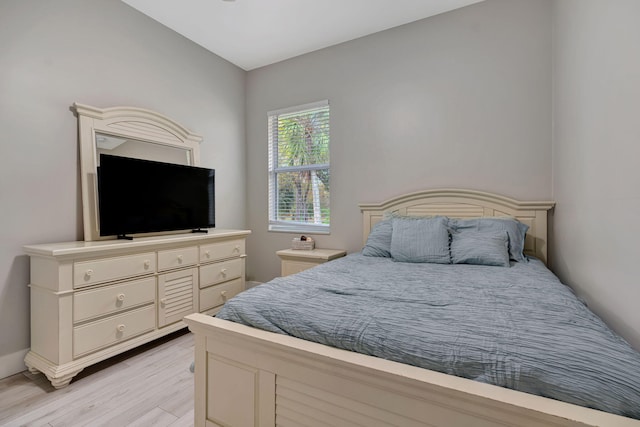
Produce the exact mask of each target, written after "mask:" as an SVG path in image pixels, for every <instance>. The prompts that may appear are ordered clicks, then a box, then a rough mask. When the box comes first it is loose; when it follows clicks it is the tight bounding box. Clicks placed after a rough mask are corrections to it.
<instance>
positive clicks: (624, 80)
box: [551, 0, 640, 350]
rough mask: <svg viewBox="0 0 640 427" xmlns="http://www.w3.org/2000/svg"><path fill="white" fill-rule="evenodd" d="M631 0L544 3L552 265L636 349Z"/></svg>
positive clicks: (638, 79)
mask: <svg viewBox="0 0 640 427" xmlns="http://www.w3.org/2000/svg"><path fill="white" fill-rule="evenodd" d="M639 16H640V2H638V1H637V0H615V1H606V2H605V1H601V0H561V1H556V2H555V4H554V19H555V23H554V32H555V36H554V72H553V77H554V86H555V88H554V103H553V108H554V149H553V196H554V198H555V200H556V202H557V206H556V209H555V214H554V218H553V223H554V233H553V236H554V243H553V246H552V248H551V249H552V262H553V267H554V270H555V272H556V273H557V274H558V275H559V277H560V279H562V280H563V281H564V282H565V283H567V284H569V285H570V286H571V287H572V288H573V289H575V290H576V291H577V293H578V294H579V295H580V296H582V297H583V298H584V299H585V300H586V301H587V302H588V304H589V306H590V308H591V309H592V310H594V311H595V312H596V313H597V314H599V315H600V316H601V317H602V318H603V319H604V320H605V321H606V322H607V323H608V324H609V325H610V326H612V327H613V328H614V329H615V330H616V331H617V332H618V333H620V334H621V335H623V336H624V337H625V338H626V339H627V340H628V341H629V342H630V343H631V344H632V345H633V346H634V347H635V348H637V349H639V350H640V310H638V301H640V278H639V275H638V270H637V264H638V259H639V258H640V247H638V237H639V236H640V221H639V219H640V216H639V214H640V186H639V183H640V167H639V166H640V163H639V159H640V149H639V148H638V146H639V144H640V120H639V119H638V115H639V113H640V50H639V42H640V26H638V22H637V21H638V17H639Z"/></svg>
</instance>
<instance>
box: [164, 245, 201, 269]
mask: <svg viewBox="0 0 640 427" xmlns="http://www.w3.org/2000/svg"><path fill="white" fill-rule="evenodd" d="M197 262H198V247H197V246H190V247H187V248H180V249H172V250H169V251H158V271H164V270H170V269H172V268H179V267H186V266H189V265H195V264H196V263H197Z"/></svg>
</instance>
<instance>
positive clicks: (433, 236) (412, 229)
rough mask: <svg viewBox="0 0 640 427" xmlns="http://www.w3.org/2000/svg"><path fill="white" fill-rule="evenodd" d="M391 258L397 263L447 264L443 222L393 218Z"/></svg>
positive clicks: (444, 219)
mask: <svg viewBox="0 0 640 427" xmlns="http://www.w3.org/2000/svg"><path fill="white" fill-rule="evenodd" d="M391 221H392V227H393V232H392V233H391V257H392V258H393V259H394V261H400V262H429V263H436V264H451V255H450V254H449V231H448V229H447V218H445V217H433V218H409V217H404V218H397V217H396V218H393V219H392V220H391Z"/></svg>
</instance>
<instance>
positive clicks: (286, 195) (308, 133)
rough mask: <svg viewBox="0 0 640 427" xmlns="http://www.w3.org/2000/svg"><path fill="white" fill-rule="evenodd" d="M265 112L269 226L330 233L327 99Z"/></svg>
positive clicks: (301, 231)
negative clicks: (267, 153) (267, 132)
mask: <svg viewBox="0 0 640 427" xmlns="http://www.w3.org/2000/svg"><path fill="white" fill-rule="evenodd" d="M268 117H269V125H268V126H269V230H271V231H290V232H296V233H329V222H330V217H331V215H330V209H329V102H328V101H321V102H316V103H313V104H306V105H300V106H297V107H292V108H287V109H284V110H278V111H271V112H269V113H268Z"/></svg>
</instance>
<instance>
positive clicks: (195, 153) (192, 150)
mask: <svg viewBox="0 0 640 427" xmlns="http://www.w3.org/2000/svg"><path fill="white" fill-rule="evenodd" d="M72 109H73V110H74V111H75V112H76V113H77V115H78V139H79V145H80V178H81V187H82V219H83V223H84V240H85V241H88V242H89V241H94V240H105V239H111V238H113V236H100V227H99V220H98V198H97V195H98V193H97V179H96V167H97V163H98V162H97V156H96V133H101V134H108V135H113V136H116V137H120V138H126V139H135V140H140V141H143V142H150V143H154V144H161V145H165V146H169V147H175V148H180V149H184V150H186V152H187V153H188V155H189V156H190V160H191V164H192V165H194V166H198V165H199V164H200V146H199V144H200V142H201V141H202V137H201V136H199V135H197V134H195V133H193V132H190V131H189V130H187V129H186V128H184V127H183V126H181V125H180V124H178V123H177V122H175V121H173V120H171V119H169V118H168V117H166V116H164V115H162V114H160V113H157V112H155V111H151V110H146V109H143V108H136V107H112V108H97V107H91V106H88V105H84V104H79V103H77V102H76V103H74V104H73V107H72Z"/></svg>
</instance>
